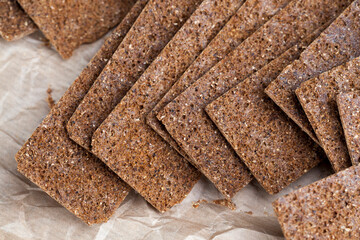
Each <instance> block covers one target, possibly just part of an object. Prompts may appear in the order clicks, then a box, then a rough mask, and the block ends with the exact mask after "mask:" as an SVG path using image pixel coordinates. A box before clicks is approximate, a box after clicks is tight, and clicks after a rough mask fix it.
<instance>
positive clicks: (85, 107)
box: [67, 0, 203, 150]
mask: <svg viewBox="0 0 360 240" xmlns="http://www.w3.org/2000/svg"><path fill="white" fill-rule="evenodd" d="M202 1H203V0H181V1H180V0H171V1H160V0H150V1H149V3H148V4H147V6H146V7H145V9H144V11H143V12H142V13H141V14H140V16H139V18H138V19H137V21H136V22H135V24H134V26H133V27H132V28H131V30H130V31H129V33H128V34H127V36H126V37H125V39H124V41H123V42H122V43H121V44H120V46H119V48H118V50H117V51H116V52H115V54H114V55H113V57H112V58H111V60H110V62H109V64H108V65H107V66H106V67H105V69H104V71H103V72H102V73H101V75H100V76H99V77H98V79H97V80H96V81H95V83H94V86H93V87H92V88H91V89H90V91H89V93H88V94H87V95H86V96H85V98H84V100H83V101H82V102H81V104H80V105H79V106H78V108H77V109H76V111H75V113H74V115H73V116H72V117H71V119H70V121H69V123H68V125H67V130H68V132H69V135H70V138H71V139H73V140H74V141H75V142H76V143H78V144H80V146H83V147H84V148H86V149H88V150H90V149H91V138H92V135H93V133H94V132H95V130H96V129H97V128H98V127H99V126H100V124H101V123H102V122H103V121H104V120H105V118H106V117H107V116H108V115H109V114H110V113H111V111H112V110H113V109H114V108H115V106H116V105H117V104H118V103H119V102H120V100H121V99H122V98H123V97H124V96H125V94H126V93H127V91H128V90H129V89H130V88H131V86H132V85H133V84H134V83H135V81H136V80H137V79H138V78H139V77H140V76H141V74H142V73H143V72H144V71H145V70H146V68H147V67H148V66H149V65H150V64H151V62H152V61H153V60H154V59H155V58H156V56H157V55H158V54H159V53H160V51H161V50H162V49H163V48H164V47H165V46H166V44H167V43H168V42H169V41H170V40H171V39H172V37H173V36H174V35H175V33H176V32H177V31H178V30H179V29H180V28H181V26H182V25H183V24H184V22H185V21H186V20H187V19H188V18H189V17H190V15H191V14H192V13H193V12H194V11H195V9H196V8H197V7H198V5H199V4H200V3H201V2H202Z"/></svg>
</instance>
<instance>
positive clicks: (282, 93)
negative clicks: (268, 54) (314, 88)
mask: <svg viewBox="0 0 360 240" xmlns="http://www.w3.org/2000/svg"><path fill="white" fill-rule="evenodd" d="M351 2H352V1H343V4H344V5H348V4H349V3H351ZM359 22H360V1H359V0H355V1H354V2H353V3H352V4H351V5H350V6H349V7H348V8H347V9H346V10H345V11H344V12H343V13H342V14H341V15H340V16H339V17H338V18H337V19H336V20H335V21H334V22H333V23H332V24H331V25H330V27H329V28H328V29H327V30H325V31H324V33H322V34H321V35H320V37H319V38H318V39H317V40H316V41H314V42H313V43H312V44H311V45H310V46H309V47H308V48H307V49H306V50H305V51H304V52H303V53H302V54H301V56H300V59H299V60H297V61H294V63H292V64H291V65H289V66H288V67H287V68H285V69H284V71H283V72H282V73H281V74H280V75H279V77H278V78H277V79H276V80H275V81H273V82H272V83H271V84H270V85H269V86H268V88H267V89H266V91H265V92H266V93H267V94H268V95H269V97H270V98H271V99H272V100H273V101H274V102H275V103H276V104H277V105H278V106H279V107H280V108H281V109H282V110H283V111H284V112H285V113H286V114H287V115H288V116H289V117H290V118H291V119H292V120H293V121H295V122H296V123H297V124H298V125H299V126H300V127H301V128H302V129H303V130H304V131H305V132H306V133H307V134H309V136H310V137H311V138H312V139H313V140H314V141H317V142H318V139H317V138H316V135H315V133H314V130H313V129H312V128H311V125H310V123H309V121H308V119H307V118H306V115H305V114H304V111H303V110H302V108H301V106H300V104H299V101H298V100H297V98H296V94H295V90H296V89H297V88H298V87H299V86H300V84H301V83H303V82H305V81H307V80H309V79H311V78H314V77H316V76H318V75H319V74H320V73H323V72H326V71H328V70H330V69H331V68H333V67H336V66H338V65H341V64H343V63H345V62H347V61H349V60H351V59H353V58H355V57H357V56H359V54H360V48H359V45H360V28H359ZM335 170H336V171H339V170H341V169H335Z"/></svg>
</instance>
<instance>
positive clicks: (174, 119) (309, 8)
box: [158, 0, 342, 193]
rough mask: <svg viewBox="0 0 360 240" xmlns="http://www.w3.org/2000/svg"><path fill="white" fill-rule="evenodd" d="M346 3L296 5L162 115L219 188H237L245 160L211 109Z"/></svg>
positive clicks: (303, 2) (302, 2)
mask: <svg viewBox="0 0 360 240" xmlns="http://www.w3.org/2000/svg"><path fill="white" fill-rule="evenodd" d="M341 2H342V1H340V0H339V1H335V2H334V1H329V0H322V1H316V2H314V1H311V0H300V1H292V2H290V3H289V4H288V5H287V6H286V7H285V8H284V9H283V10H281V11H280V12H279V13H278V14H277V15H275V16H274V17H273V18H272V19H271V20H270V21H268V22H267V23H266V24H265V25H264V26H263V27H261V28H260V29H259V30H258V31H257V32H255V33H254V34H253V35H252V36H250V37H249V38H247V39H246V40H245V41H244V42H243V43H242V44H241V45H240V46H239V47H237V48H236V49H235V50H234V51H233V52H232V53H231V54H230V55H228V57H227V58H225V59H224V60H222V61H221V62H219V63H218V64H217V65H215V66H214V67H213V68H212V69H211V70H210V71H209V72H207V73H206V74H205V75H204V76H202V77H201V78H199V80H197V81H196V82H195V83H193V84H192V85H191V86H190V87H189V88H188V89H187V90H186V91H184V92H183V93H182V94H180V95H179V96H178V97H177V98H175V100H173V101H172V102H171V103H169V104H168V105H167V106H166V107H165V108H164V109H163V110H162V111H161V112H160V113H159V115H158V117H159V119H160V120H161V121H162V123H163V124H164V125H165V127H166V129H167V130H168V131H169V133H170V134H171V135H172V137H173V138H174V139H175V140H176V141H177V142H178V143H179V145H180V146H181V147H182V149H184V151H185V152H186V153H187V155H188V156H189V157H190V158H191V160H192V161H193V162H195V163H196V165H197V166H200V167H199V168H200V169H201V171H202V172H203V173H206V176H207V177H208V178H209V179H210V181H212V182H213V183H215V185H216V186H218V185H220V186H222V187H223V188H226V189H231V188H232V181H233V179H236V178H239V177H240V176H238V175H233V174H231V173H232V172H234V167H233V166H236V165H238V162H240V161H241V160H240V158H239V157H238V156H237V155H236V153H235V151H234V150H233V149H232V148H231V146H230V145H229V143H228V142H227V141H226V139H225V138H224V137H223V136H222V135H221V133H220V132H219V130H218V129H217V128H216V126H215V125H214V124H213V122H212V121H211V120H210V118H209V117H208V115H207V114H206V112H205V107H206V105H208V104H209V103H211V102H212V101H214V100H215V99H216V98H218V97H220V96H221V95H223V94H224V93H225V92H226V91H227V90H229V89H230V88H231V87H233V86H235V85H236V84H238V83H240V82H241V81H243V80H244V79H246V78H247V76H249V75H251V74H253V73H254V72H256V71H257V70H258V69H261V68H262V67H263V66H265V65H266V64H267V63H269V62H270V61H272V60H273V59H275V58H277V57H278V56H280V55H281V54H282V53H283V52H285V51H286V50H288V49H289V48H291V47H292V46H294V45H295V44H297V43H299V42H300V41H301V40H303V39H304V38H306V36H307V35H309V34H311V33H312V32H313V31H315V30H316V29H317V28H319V27H320V26H322V25H323V24H325V23H326V22H328V21H329V20H331V19H333V17H334V15H336V14H337V12H338V11H340V9H341V5H342V4H341ZM296 16H301V20H294V19H295V18H296ZM267 190H268V191H269V192H270V193H275V192H273V191H272V190H271V189H267Z"/></svg>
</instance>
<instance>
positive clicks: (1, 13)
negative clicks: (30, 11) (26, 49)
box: [0, 0, 37, 41]
mask: <svg viewBox="0 0 360 240" xmlns="http://www.w3.org/2000/svg"><path fill="white" fill-rule="evenodd" d="M36 30H37V27H36V25H35V24H34V22H33V21H31V19H30V18H29V16H28V15H27V14H26V13H25V12H24V11H23V10H22V9H21V7H20V6H19V4H18V3H17V2H16V0H0V36H1V37H3V38H4V39H5V40H6V41H14V40H18V39H20V38H23V37H25V36H27V35H29V34H31V33H33V32H35V31H36Z"/></svg>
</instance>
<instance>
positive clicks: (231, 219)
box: [0, 33, 330, 240]
mask: <svg viewBox="0 0 360 240" xmlns="http://www.w3.org/2000/svg"><path fill="white" fill-rule="evenodd" d="M40 38H41V36H40V34H39V33H36V34H33V35H31V36H29V37H27V38H25V39H22V40H19V41H16V42H11V43H8V42H5V41H4V40H3V39H0V146H1V148H0V240H3V239H96V240H103V239H156V240H162V239H175V240H176V239H186V240H193V239H194V240H200V239H216V240H219V239H245V240H258V239H269V240H277V239H283V235H282V232H281V229H280V225H279V224H278V222H277V219H276V217H275V216H274V212H273V210H272V207H271V202H272V201H274V200H275V199H277V198H278V197H280V196H281V195H283V194H286V193H289V192H290V191H293V190H295V189H297V188H298V187H299V186H300V185H301V186H305V185H307V184H309V183H311V182H313V181H315V180H318V179H320V178H322V177H325V176H327V175H329V174H330V170H329V169H330V168H329V166H328V165H327V164H322V165H321V166H320V167H318V168H315V169H313V170H312V171H311V172H309V173H308V174H306V175H305V176H303V177H302V178H301V179H300V180H299V181H297V182H296V183H294V184H293V185H291V187H289V188H287V189H286V190H285V191H283V192H281V193H280V194H278V195H276V196H270V195H268V194H267V193H266V192H265V191H264V190H263V189H262V188H261V187H260V185H259V184H258V183H256V182H255V181H253V182H252V183H251V184H250V185H248V186H247V187H246V188H245V189H243V190H241V191H240V192H239V193H238V194H237V195H236V196H235V198H234V199H233V201H234V203H235V204H236V205H237V210H235V211H231V210H228V209H226V208H224V207H221V206H217V205H213V204H202V205H200V207H198V208H196V209H195V208H193V207H192V203H193V202H194V201H197V200H200V199H206V200H214V199H219V198H221V195H220V194H219V193H218V192H217V191H216V189H215V188H214V187H213V185H212V184H211V183H210V182H209V181H207V180H206V179H204V178H203V179H202V180H201V181H200V182H199V183H198V184H197V185H196V186H195V188H194V189H193V190H192V192H191V193H190V195H189V196H188V197H187V198H186V199H185V200H184V201H183V203H182V204H180V205H178V206H175V207H174V208H173V209H171V210H170V211H169V212H166V213H164V214H160V213H158V212H157V211H156V210H155V209H153V208H152V207H151V206H150V205H149V204H147V203H146V202H145V200H143V199H142V198H141V197H140V196H139V195H138V194H136V193H135V192H132V193H131V194H130V195H129V196H128V197H127V198H126V200H125V201H124V203H123V204H122V205H121V206H120V208H119V209H118V210H117V212H116V214H115V215H114V216H113V217H112V218H111V220H110V221H109V222H107V223H105V224H102V225H95V226H90V227H89V226H87V225H86V224H84V223H82V222H81V221H80V220H79V219H77V218H76V217H75V216H73V215H72V214H71V213H70V212H68V211H67V210H66V209H65V208H63V207H61V206H60V205H59V204H58V203H57V202H55V201H54V200H52V199H51V198H50V197H49V196H48V195H46V194H45V193H44V192H42V191H41V190H40V189H39V188H38V187H36V186H35V185H34V184H32V183H31V182H30V181H29V180H27V179H26V178H25V177H23V176H22V175H21V174H19V173H18V172H17V171H16V162H15V159H14V156H15V153H16V152H17V151H18V150H19V149H20V147H21V145H22V144H23V143H24V142H25V141H26V139H27V138H29V137H30V135H31V134H32V132H33V131H34V130H35V128H36V127H37V125H38V124H39V123H40V122H41V121H42V119H43V118H44V117H45V116H46V114H47V113H48V112H49V108H48V106H47V102H46V98H47V94H46V90H47V88H48V87H49V86H50V87H51V88H52V89H53V97H54V99H55V100H58V99H59V98H60V97H61V95H62V94H63V93H64V92H65V90H66V89H67V88H68V87H69V86H70V84H71V83H72V82H73V81H74V80H75V78H76V77H77V75H78V74H79V73H80V72H81V70H82V69H83V68H84V67H85V66H86V64H87V63H88V61H89V60H90V59H91V57H92V56H93V55H94V54H95V52H96V51H97V50H98V48H99V47H100V46H101V44H102V42H103V39H101V40H99V41H97V42H95V43H93V44H89V45H84V46H82V47H80V48H79V49H78V50H77V51H75V53H74V56H73V57H71V58H70V59H69V60H67V61H64V60H62V59H61V58H60V56H59V55H58V54H57V53H56V52H55V51H54V50H52V49H50V48H49V47H47V46H46V45H45V44H44V43H43V42H42V41H40Z"/></svg>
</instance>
